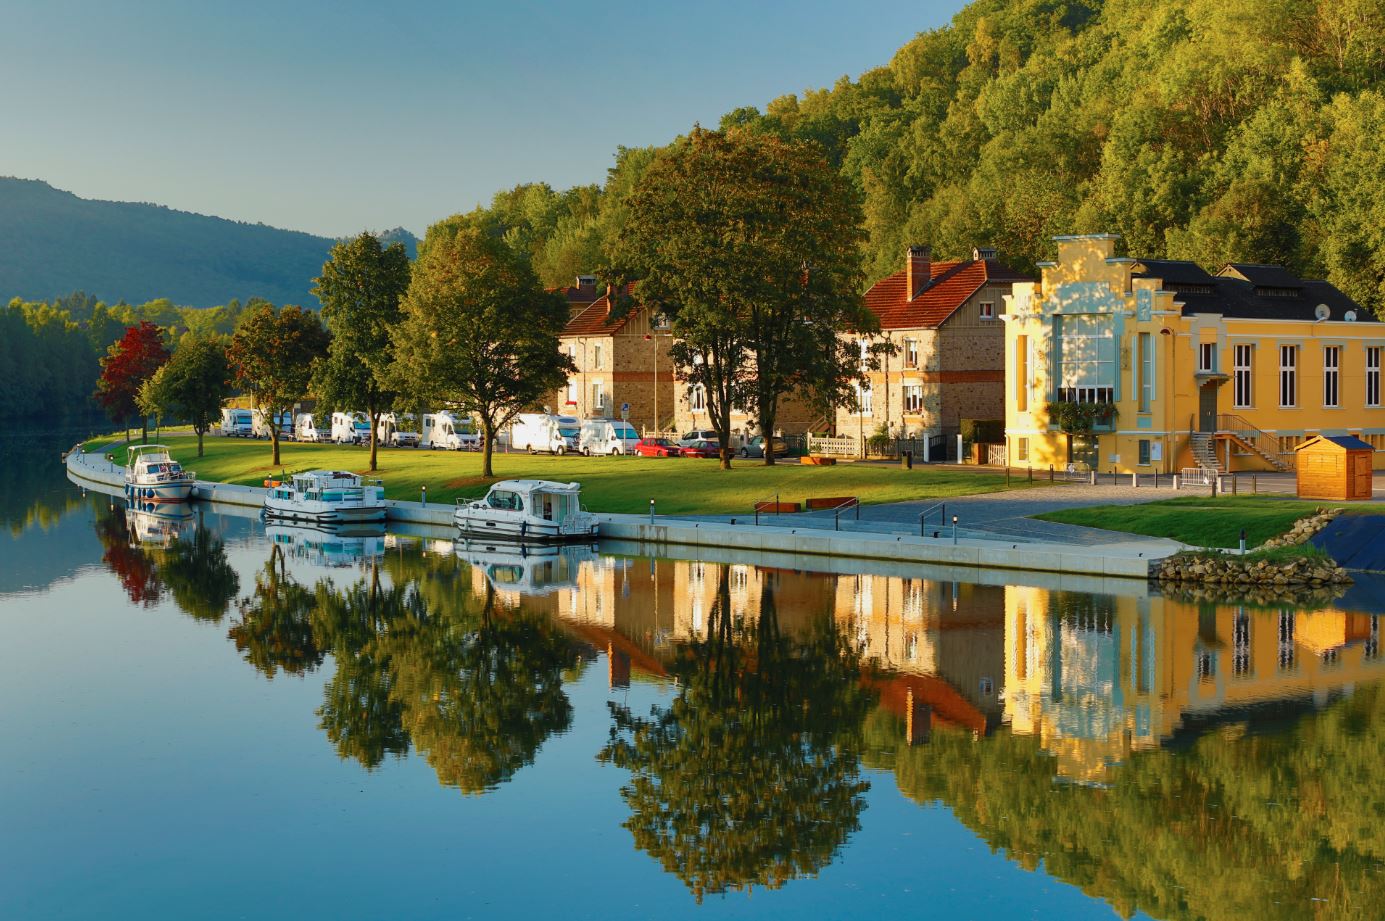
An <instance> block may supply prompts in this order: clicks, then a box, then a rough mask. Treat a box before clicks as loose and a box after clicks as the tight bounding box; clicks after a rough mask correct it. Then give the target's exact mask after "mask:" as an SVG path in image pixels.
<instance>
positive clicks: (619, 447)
mask: <svg viewBox="0 0 1385 921" xmlns="http://www.w3.org/2000/svg"><path fill="white" fill-rule="evenodd" d="M639 440H640V435H639V433H638V432H636V431H635V427H634V426H633V425H631V424H630V423H628V422H624V421H622V420H620V419H601V418H598V419H587V420H584V421H583V422H582V435H581V438H580V440H579V442H578V449H579V450H580V451H581V452H582V453H583V454H585V455H587V456H588V457H591V456H592V455H595V454H631V453H633V452H634V450H635V445H636V444H637V443H638V442H639Z"/></svg>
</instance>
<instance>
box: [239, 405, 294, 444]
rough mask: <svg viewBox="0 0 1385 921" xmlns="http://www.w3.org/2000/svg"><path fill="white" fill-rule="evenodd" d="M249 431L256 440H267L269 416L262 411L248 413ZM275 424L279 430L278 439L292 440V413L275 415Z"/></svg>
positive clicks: (256, 410) (254, 410) (255, 410)
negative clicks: (249, 420)
mask: <svg viewBox="0 0 1385 921" xmlns="http://www.w3.org/2000/svg"><path fill="white" fill-rule="evenodd" d="M250 419H251V431H252V433H253V434H254V437H256V438H268V437H269V436H270V430H269V415H268V414H267V413H266V412H265V411H264V410H263V409H253V410H251V411H250ZM275 423H276V425H277V426H278V428H279V438H280V439H281V440H282V439H284V438H294V437H296V436H295V434H294V427H293V413H286V412H281V413H278V414H277V417H276V419H275Z"/></svg>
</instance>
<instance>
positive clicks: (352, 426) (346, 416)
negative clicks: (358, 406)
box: [332, 412, 370, 445]
mask: <svg viewBox="0 0 1385 921" xmlns="http://www.w3.org/2000/svg"><path fill="white" fill-rule="evenodd" d="M332 440H333V441H334V442H336V443H337V444H339V445H368V444H370V417H369V416H367V415H366V414H365V413H362V412H350V413H332Z"/></svg>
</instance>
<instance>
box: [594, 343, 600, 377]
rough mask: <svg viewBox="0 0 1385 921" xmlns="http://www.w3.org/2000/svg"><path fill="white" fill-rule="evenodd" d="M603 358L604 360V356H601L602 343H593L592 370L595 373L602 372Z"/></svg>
mask: <svg viewBox="0 0 1385 921" xmlns="http://www.w3.org/2000/svg"><path fill="white" fill-rule="evenodd" d="M601 358H602V355H601V343H600V342H593V343H592V370H593V371H600V370H601Z"/></svg>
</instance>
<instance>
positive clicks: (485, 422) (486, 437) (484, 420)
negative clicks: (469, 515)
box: [481, 413, 495, 585]
mask: <svg viewBox="0 0 1385 921" xmlns="http://www.w3.org/2000/svg"><path fill="white" fill-rule="evenodd" d="M481 438H482V440H483V442H484V444H482V445H481V476H483V477H485V478H486V479H488V480H489V479H491V478H492V477H494V476H495V473H494V472H493V471H492V470H491V451H492V450H493V449H494V447H495V422H494V421H493V420H492V419H491V417H490V416H489V415H487V414H486V413H482V414H481ZM486 584H487V585H489V584H490V583H489V581H487V583H486Z"/></svg>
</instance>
